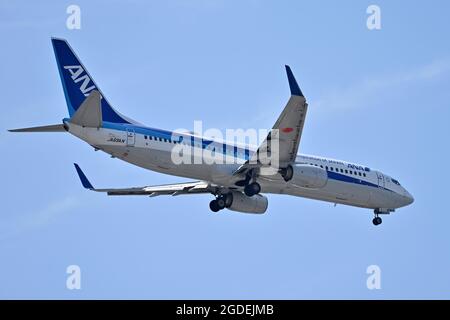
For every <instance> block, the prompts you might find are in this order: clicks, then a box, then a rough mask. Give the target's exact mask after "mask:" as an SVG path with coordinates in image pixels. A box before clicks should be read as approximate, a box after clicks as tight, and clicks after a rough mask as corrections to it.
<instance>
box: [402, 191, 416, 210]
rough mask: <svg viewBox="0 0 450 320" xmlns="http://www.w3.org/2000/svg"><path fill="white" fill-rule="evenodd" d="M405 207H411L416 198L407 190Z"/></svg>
mask: <svg viewBox="0 0 450 320" xmlns="http://www.w3.org/2000/svg"><path fill="white" fill-rule="evenodd" d="M404 197H405V206H408V205H410V204H411V203H413V202H414V197H413V196H412V195H411V193H409V192H408V191H406V190H405V195H404Z"/></svg>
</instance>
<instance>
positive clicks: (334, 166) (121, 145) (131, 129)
mask: <svg viewBox="0 0 450 320" xmlns="http://www.w3.org/2000/svg"><path fill="white" fill-rule="evenodd" d="M65 124H66V126H67V127H68V131H69V132H70V133H71V134H73V135H75V136H77V137H78V138H80V139H82V140H84V141H86V142H87V143H89V144H90V145H92V146H93V147H95V148H97V149H99V150H102V151H104V152H106V153H108V154H110V155H112V156H113V157H115V158H118V159H121V160H124V161H126V162H129V163H132V164H134V165H137V166H139V167H142V168H146V169H149V170H153V171H156V172H160V173H165V174H170V175H174V176H180V177H186V178H193V179H199V180H204V181H208V182H210V183H213V184H218V185H221V186H225V187H230V188H237V187H236V186H235V182H236V179H235V178H234V177H233V172H235V171H236V169H237V168H238V167H239V166H240V165H241V164H242V163H243V162H244V161H245V159H246V156H247V157H248V156H249V155H251V154H252V153H253V152H254V151H255V149H250V150H247V151H245V149H240V148H234V147H233V146H231V147H230V149H231V150H232V152H230V153H226V155H225V156H224V157H225V158H224V159H226V161H225V164H210V163H211V161H208V160H210V159H207V157H208V155H209V153H207V152H206V153H205V152H202V151H203V149H204V147H202V146H203V144H202V138H200V140H198V141H200V142H199V143H196V142H195V141H197V140H194V136H193V135H191V134H184V136H185V137H184V138H185V139H184V141H185V142H186V141H189V140H191V139H192V141H193V142H192V143H190V142H186V143H187V144H189V146H190V148H192V150H193V152H192V154H193V155H194V157H193V161H191V163H187V164H186V163H181V164H176V163H174V161H173V159H172V155H173V149H174V147H175V146H177V144H176V143H175V142H173V141H172V139H171V136H172V134H173V133H172V132H170V131H164V130H159V129H152V128H147V127H144V126H138V125H117V124H111V123H104V125H103V127H102V128H98V129H97V128H83V127H80V126H78V125H74V124H72V123H70V122H69V121H65ZM195 138H197V137H195ZM233 148H234V149H233ZM246 152H247V154H245V153H246ZM228 163H229V164H228ZM295 163H296V164H309V165H312V166H317V167H321V168H323V169H325V170H326V172H327V174H328V179H327V182H326V184H325V185H324V186H323V187H321V188H305V187H299V186H297V185H295V184H293V183H291V181H289V182H285V181H284V180H283V178H282V177H281V175H280V174H275V175H270V176H260V177H259V178H258V181H259V183H260V185H261V192H262V193H274V194H286V195H293V196H299V197H306V198H311V199H316V200H322V201H328V202H332V203H340V204H346V205H351V206H357V207H364V208H372V209H380V210H391V211H392V210H393V209H396V208H399V207H403V206H406V205H408V204H410V203H411V202H412V201H413V199H412V196H411V195H410V194H409V193H408V191H406V189H405V188H403V187H402V186H401V185H400V184H399V183H398V182H397V181H396V180H395V179H392V178H391V177H389V176H388V175H385V174H383V173H381V172H379V171H376V170H372V169H369V168H368V167H366V166H360V165H356V164H354V163H350V162H346V161H340V160H334V159H329V158H324V157H316V156H307V155H298V156H297V157H296V161H295ZM387 212H389V211H387Z"/></svg>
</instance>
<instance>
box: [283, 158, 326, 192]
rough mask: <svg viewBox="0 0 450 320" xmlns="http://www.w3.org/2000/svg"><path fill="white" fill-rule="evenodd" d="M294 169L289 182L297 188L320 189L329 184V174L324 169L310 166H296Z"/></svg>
mask: <svg viewBox="0 0 450 320" xmlns="http://www.w3.org/2000/svg"><path fill="white" fill-rule="evenodd" d="M293 169H294V174H293V177H292V179H291V180H290V181H289V182H290V183H292V184H293V185H295V186H298V187H302V188H311V189H320V188H323V187H324V186H325V185H326V184H327V181H328V174H327V171H326V170H325V169H324V168H320V167H316V166H312V165H309V164H296V165H294V166H293Z"/></svg>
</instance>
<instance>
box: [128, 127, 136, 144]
mask: <svg viewBox="0 0 450 320" xmlns="http://www.w3.org/2000/svg"><path fill="white" fill-rule="evenodd" d="M135 140H136V134H135V132H134V129H127V146H128V147H134V143H135V142H136V141H135Z"/></svg>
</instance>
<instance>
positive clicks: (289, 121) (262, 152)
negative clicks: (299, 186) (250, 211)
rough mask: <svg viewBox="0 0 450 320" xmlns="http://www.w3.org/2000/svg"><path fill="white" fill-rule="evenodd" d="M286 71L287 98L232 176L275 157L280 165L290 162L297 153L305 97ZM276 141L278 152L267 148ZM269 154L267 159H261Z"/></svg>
mask: <svg viewBox="0 0 450 320" xmlns="http://www.w3.org/2000/svg"><path fill="white" fill-rule="evenodd" d="M286 74H287V78H288V81H289V88H290V90H291V97H290V98H289V101H288V103H287V104H286V106H285V107H284V109H283V112H282V113H281V114H280V116H279V117H278V119H277V121H276V122H275V124H274V125H273V127H272V130H271V131H270V132H269V134H268V135H267V137H266V139H265V140H264V141H263V143H262V144H261V145H260V146H259V148H258V150H257V151H256V152H255V153H254V154H253V155H252V157H251V158H250V159H249V160H248V161H247V162H246V163H244V164H243V165H241V166H240V167H239V168H238V169H237V170H236V171H235V172H234V175H239V174H243V173H245V172H247V171H249V170H251V169H254V168H260V167H263V166H268V165H274V163H273V159H274V157H275V156H278V159H277V162H278V166H279V167H280V168H283V167H286V166H287V165H289V164H291V163H293V162H294V161H295V158H296V156H297V152H298V146H299V144H300V140H301V137H302V132H303V126H304V124H305V118H306V112H307V110H308V104H307V103H306V99H305V96H304V95H303V92H302V91H301V90H300V87H299V85H298V83H297V81H296V80H295V77H294V74H293V73H292V70H291V68H290V67H289V66H287V65H286ZM276 139H277V140H278V154H277V153H275V152H274V151H275V150H271V146H272V142H273V141H275V140H276ZM269 155H270V157H271V158H265V157H268V156H269Z"/></svg>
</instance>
